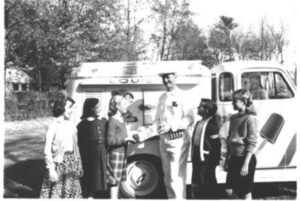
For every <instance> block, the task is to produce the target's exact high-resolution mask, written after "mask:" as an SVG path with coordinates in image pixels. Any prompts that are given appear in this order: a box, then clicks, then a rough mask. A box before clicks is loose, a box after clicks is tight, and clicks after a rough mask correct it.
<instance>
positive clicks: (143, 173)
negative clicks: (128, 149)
mask: <svg viewBox="0 0 300 201" xmlns="http://www.w3.org/2000/svg"><path fill="white" fill-rule="evenodd" d="M158 177H159V175H158V172H157V170H156V168H155V166H154V165H153V164H151V163H150V162H148V161H144V160H140V161H134V162H132V163H130V164H129V165H128V167H127V180H126V181H125V182H123V183H122V186H123V189H124V190H125V191H126V192H127V193H129V194H130V195H132V196H134V195H137V196H146V195H149V194H151V193H152V192H153V191H154V190H155V188H156V187H157V185H158V181H159V178H158Z"/></svg>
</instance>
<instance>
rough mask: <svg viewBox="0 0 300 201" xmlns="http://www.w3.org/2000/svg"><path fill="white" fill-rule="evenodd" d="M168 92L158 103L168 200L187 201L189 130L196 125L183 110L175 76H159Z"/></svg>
mask: <svg viewBox="0 0 300 201" xmlns="http://www.w3.org/2000/svg"><path fill="white" fill-rule="evenodd" d="M159 76H161V78H162V81H163V84H164V86H165V88H166V90H167V91H166V92H165V93H163V94H162V95H161V96H160V98H159V101H158V106H157V112H156V117H155V125H156V126H157V132H158V135H159V136H160V140H159V147H160V153H161V160H162V166H163V171H164V182H165V185H166V190H167V196H168V198H172V199H184V198H186V166H187V158H188V153H189V146H190V136H189V134H188V131H187V128H188V127H189V126H190V125H192V124H193V121H194V118H193V114H192V112H191V111H187V109H186V108H185V106H184V100H183V97H184V95H183V93H182V91H181V90H180V89H178V88H177V86H176V78H177V76H176V73H175V72H164V73H161V74H159Z"/></svg>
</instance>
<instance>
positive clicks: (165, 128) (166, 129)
mask: <svg viewBox="0 0 300 201" xmlns="http://www.w3.org/2000/svg"><path fill="white" fill-rule="evenodd" d="M170 130H171V126H170V125H169V124H167V123H162V124H160V126H159V127H158V129H157V133H158V134H159V135H161V134H164V133H167V132H169V131H170Z"/></svg>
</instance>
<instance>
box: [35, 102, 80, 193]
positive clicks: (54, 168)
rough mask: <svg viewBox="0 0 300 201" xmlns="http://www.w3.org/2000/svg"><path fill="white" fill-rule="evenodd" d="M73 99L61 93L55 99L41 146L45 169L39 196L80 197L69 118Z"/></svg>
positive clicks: (76, 155)
mask: <svg viewBox="0 0 300 201" xmlns="http://www.w3.org/2000/svg"><path fill="white" fill-rule="evenodd" d="M74 103H75V101H74V100H73V99H71V98H66V97H64V96H60V97H59V99H57V100H56V101H55V102H54V106H53V111H52V112H53V116H54V117H55V118H54V120H53V122H52V123H51V124H50V125H49V127H48V130H47V133H46V143H45V148H44V154H45V162H46V168H47V173H46V175H45V177H44V181H43V184H42V188H41V193H40V198H81V186H80V179H79V177H80V175H82V166H81V158H80V153H79V149H78V146H77V134H76V127H75V126H74V125H73V124H72V123H71V122H70V121H69V119H70V116H71V113H72V109H73V105H74Z"/></svg>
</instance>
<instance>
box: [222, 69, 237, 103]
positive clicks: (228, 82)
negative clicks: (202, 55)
mask: <svg viewBox="0 0 300 201" xmlns="http://www.w3.org/2000/svg"><path fill="white" fill-rule="evenodd" d="M233 91H234V87H233V75H232V74H231V73H222V74H221V75H220V78H219V92H220V93H219V98H220V100H221V101H231V100H232V93H233Z"/></svg>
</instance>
